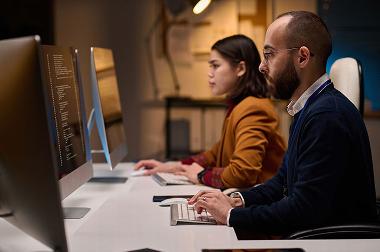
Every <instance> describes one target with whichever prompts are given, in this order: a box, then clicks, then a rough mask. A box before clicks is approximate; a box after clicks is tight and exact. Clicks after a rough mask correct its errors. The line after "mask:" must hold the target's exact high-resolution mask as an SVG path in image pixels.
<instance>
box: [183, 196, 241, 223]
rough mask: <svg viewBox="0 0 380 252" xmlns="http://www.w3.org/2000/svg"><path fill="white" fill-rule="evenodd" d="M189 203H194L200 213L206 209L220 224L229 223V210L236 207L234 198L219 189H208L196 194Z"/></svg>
mask: <svg viewBox="0 0 380 252" xmlns="http://www.w3.org/2000/svg"><path fill="white" fill-rule="evenodd" d="M189 204H190V205H193V204H194V207H195V210H196V211H197V212H198V213H201V212H202V211H203V210H204V209H206V210H207V212H209V213H210V214H211V215H212V216H213V217H214V218H215V220H216V221H217V222H218V223H219V224H227V215H228V211H229V210H230V209H231V208H233V207H234V199H232V198H230V197H228V196H226V195H225V194H223V193H222V192H221V191H219V190H207V191H200V192H198V193H197V194H196V195H194V196H193V197H192V198H191V199H190V200H189Z"/></svg>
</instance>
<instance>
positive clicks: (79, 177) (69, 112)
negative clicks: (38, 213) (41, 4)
mask: <svg viewBox="0 0 380 252" xmlns="http://www.w3.org/2000/svg"><path fill="white" fill-rule="evenodd" d="M41 65H42V73H43V80H44V81H43V83H44V88H45V91H46V94H47V109H48V119H49V127H50V132H51V134H52V136H51V138H52V139H53V142H54V147H55V153H56V159H57V161H58V164H57V165H58V175H59V184H60V188H61V197H62V199H64V198H66V197H67V196H68V195H69V194H70V193H72V192H73V191H74V190H76V189H77V188H79V187H80V186H81V185H83V184H84V183H86V182H87V181H88V180H89V179H90V178H91V177H92V175H93V170H92V159H91V153H90V143H89V136H88V131H87V126H86V119H85V118H86V113H85V107H84V94H83V86H82V85H81V77H80V71H79V69H80V68H79V63H78V51H77V50H74V49H72V48H70V47H59V46H49V45H43V46H41ZM88 210H89V209H88V208H79V209H78V208H64V211H65V217H67V218H80V217H81V216H83V215H84V214H85V213H86V212H87V211H88ZM75 213H78V214H79V215H80V216H75V215H76V214H75ZM73 215H74V216H73Z"/></svg>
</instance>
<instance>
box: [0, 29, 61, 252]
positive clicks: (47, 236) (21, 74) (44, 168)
mask: <svg viewBox="0 0 380 252" xmlns="http://www.w3.org/2000/svg"><path fill="white" fill-rule="evenodd" d="M38 50H39V37H38V36H31V37H23V38H17V39H8V40H3V41H0V69H1V74H0V139H1V144H0V215H1V217H3V218H4V219H5V220H7V221H9V222H10V223H12V224H13V225H15V226H17V227H18V228H20V229H21V230H23V231H24V232H26V233H27V234H29V235H31V236H32V237H34V238H36V239H37V240H39V241H41V242H42V243H44V244H46V245H47V246H49V247H51V248H53V249H54V250H56V251H63V252H65V251H67V243H66V236H65V229H64V222H63V213H62V208H61V198H60V194H59V186H58V174H57V159H56V155H55V151H54V146H53V145H52V142H51V139H50V133H49V127H48V120H47V117H46V113H47V111H46V106H45V105H46V104H45V98H44V97H45V94H44V89H43V85H42V81H41V72H40V65H39V52H38Z"/></svg>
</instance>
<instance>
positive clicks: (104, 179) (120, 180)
mask: <svg viewBox="0 0 380 252" xmlns="http://www.w3.org/2000/svg"><path fill="white" fill-rule="evenodd" d="M127 179H128V178H127V177H92V178H91V179H90V180H89V181H88V182H94V183H110V184H117V183H119V184H123V183H125V182H126V181H127Z"/></svg>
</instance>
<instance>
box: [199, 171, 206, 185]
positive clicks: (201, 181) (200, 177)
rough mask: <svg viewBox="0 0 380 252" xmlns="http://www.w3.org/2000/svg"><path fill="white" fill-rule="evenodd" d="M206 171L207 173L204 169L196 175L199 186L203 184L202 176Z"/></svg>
mask: <svg viewBox="0 0 380 252" xmlns="http://www.w3.org/2000/svg"><path fill="white" fill-rule="evenodd" d="M206 171H207V170H206V169H203V170H202V171H200V172H198V174H197V177H198V181H199V183H201V184H204V183H203V176H204V175H205V173H206Z"/></svg>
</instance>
